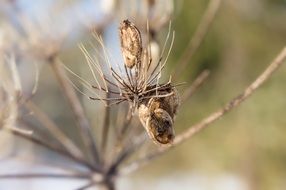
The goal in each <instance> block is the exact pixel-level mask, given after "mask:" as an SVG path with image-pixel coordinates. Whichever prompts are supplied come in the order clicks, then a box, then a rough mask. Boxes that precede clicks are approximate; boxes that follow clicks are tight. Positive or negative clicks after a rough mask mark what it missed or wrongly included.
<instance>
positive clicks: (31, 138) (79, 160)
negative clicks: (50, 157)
mask: <svg viewBox="0 0 286 190" xmlns="http://www.w3.org/2000/svg"><path fill="white" fill-rule="evenodd" d="M12 134H13V135H16V136H19V137H22V138H23V139H26V140H28V141H30V142H33V143H34V144H36V145H39V146H42V147H44V148H47V149H48V150H50V151H53V152H56V153H58V154H60V155H62V156H64V157H65V158H68V159H70V160H72V161H74V162H76V163H78V164H82V165H83V166H86V167H87V168H88V169H90V170H93V171H99V169H97V168H95V167H94V166H93V165H90V164H89V163H88V162H86V161H85V160H83V159H82V158H79V157H75V156H74V155H71V154H70V153H69V152H67V151H65V150H63V149H62V148H60V147H59V146H56V145H54V144H51V143H47V142H45V141H43V140H41V139H39V138H36V137H34V136H32V135H26V134H23V133H19V132H17V131H12Z"/></svg>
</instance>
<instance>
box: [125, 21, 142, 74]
mask: <svg viewBox="0 0 286 190" xmlns="http://www.w3.org/2000/svg"><path fill="white" fill-rule="evenodd" d="M119 35H120V44H121V51H122V55H123V59H124V63H125V65H126V66H127V67H128V68H130V69H131V68H133V67H134V65H136V64H140V62H141V54H142V39H141V34H140V31H139V30H138V29H137V28H136V26H135V25H134V24H133V23H131V22H130V21H129V20H124V21H123V22H122V23H121V24H120V27H119Z"/></svg>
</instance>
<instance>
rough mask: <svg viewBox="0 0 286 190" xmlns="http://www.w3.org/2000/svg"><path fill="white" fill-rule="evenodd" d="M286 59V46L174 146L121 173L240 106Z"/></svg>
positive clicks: (154, 152) (148, 160)
mask: <svg viewBox="0 0 286 190" xmlns="http://www.w3.org/2000/svg"><path fill="white" fill-rule="evenodd" d="M285 61H286V47H284V48H283V50H282V51H281V52H280V53H279V54H278V56H277V57H276V58H275V59H274V61H273V62H271V63H270V65H269V66H268V67H267V68H266V69H265V70H264V72H263V73H262V74H261V75H259V76H258V77H257V78H256V80H255V81H254V82H253V83H251V84H250V85H249V86H248V87H247V88H245V90H244V91H243V92H242V93H241V94H239V95H238V96H236V97H235V98H234V99H232V100H231V101H230V102H229V103H227V104H226V105H225V106H224V107H222V108H220V109H219V110H217V111H216V112H213V113H212V114H210V115H209V116H208V117H206V118H205V119H203V120H202V121H200V122H199V123H197V124H195V125H193V126H191V127H190V128H189V129H187V130H186V131H184V132H182V133H181V134H180V135H178V136H177V138H176V139H175V141H174V143H173V146H170V147H166V148H160V149H158V150H156V151H153V152H151V153H149V154H148V155H146V156H144V157H143V158H141V159H138V160H137V161H135V162H133V163H131V164H130V165H128V166H127V167H125V168H123V169H122V170H121V174H127V173H130V172H133V171H135V170H137V169H139V168H140V167H142V166H144V165H146V164H148V163H150V162H151V161H152V160H153V159H154V158H157V157H158V156H160V155H162V154H163V153H164V152H166V151H168V150H170V149H171V148H173V147H176V146H177V145H178V144H180V143H182V142H184V141H186V140H188V139H190V138H191V137H192V136H193V135H195V134H197V133H198V132H200V131H201V130H202V129H204V128H206V127H208V126H209V125H210V124H212V123H213V122H215V121H216V120H218V119H219V118H221V117H222V116H224V115H225V114H226V113H228V112H230V111H231V110H233V109H234V108H236V107H237V106H239V105H240V104H241V103H242V102H243V101H244V100H245V99H247V98H248V97H249V96H250V95H252V94H253V93H254V92H255V91H256V90H257V88H259V87H260V86H261V85H262V84H263V83H264V82H265V81H266V80H267V79H269V78H270V77H271V75H272V74H273V72H274V71H276V70H277V69H278V68H279V66H281V65H282V63H284V62H285Z"/></svg>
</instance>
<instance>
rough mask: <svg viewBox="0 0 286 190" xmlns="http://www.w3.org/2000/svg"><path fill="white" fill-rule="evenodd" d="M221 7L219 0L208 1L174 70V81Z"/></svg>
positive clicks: (199, 43)
mask: <svg viewBox="0 0 286 190" xmlns="http://www.w3.org/2000/svg"><path fill="white" fill-rule="evenodd" d="M220 5H221V0H210V1H209V4H208V7H207V9H206V10H205V12H204V15H203V17H202V19H201V21H200V23H199V26H198V27H197V30H196V31H195V34H194V35H193V37H192V38H191V40H190V41H189V44H188V46H187V48H186V49H185V51H184V53H183V54H182V56H181V57H180V59H179V61H178V63H177V67H176V69H175V70H174V72H173V74H172V76H173V78H174V79H176V78H177V77H178V75H179V74H180V73H181V72H182V71H183V69H185V68H186V65H187V64H188V63H189V61H190V60H191V58H192V57H193V55H194V53H195V52H196V51H197V50H198V48H199V47H200V45H201V43H202V41H203V39H204V38H205V36H206V34H207V32H208V31H209V29H210V26H211V24H212V23H213V21H214V19H215V16H216V13H217V12H218V10H219V7H220Z"/></svg>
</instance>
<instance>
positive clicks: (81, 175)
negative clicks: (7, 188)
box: [0, 173, 92, 179]
mask: <svg viewBox="0 0 286 190" xmlns="http://www.w3.org/2000/svg"><path fill="white" fill-rule="evenodd" d="M91 175H92V174H91V173H86V174H85V173H75V174H53V173H24V174H0V179H27V178H55V179H62V178H73V179H74V178H76V179H88V178H90V176H91Z"/></svg>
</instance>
